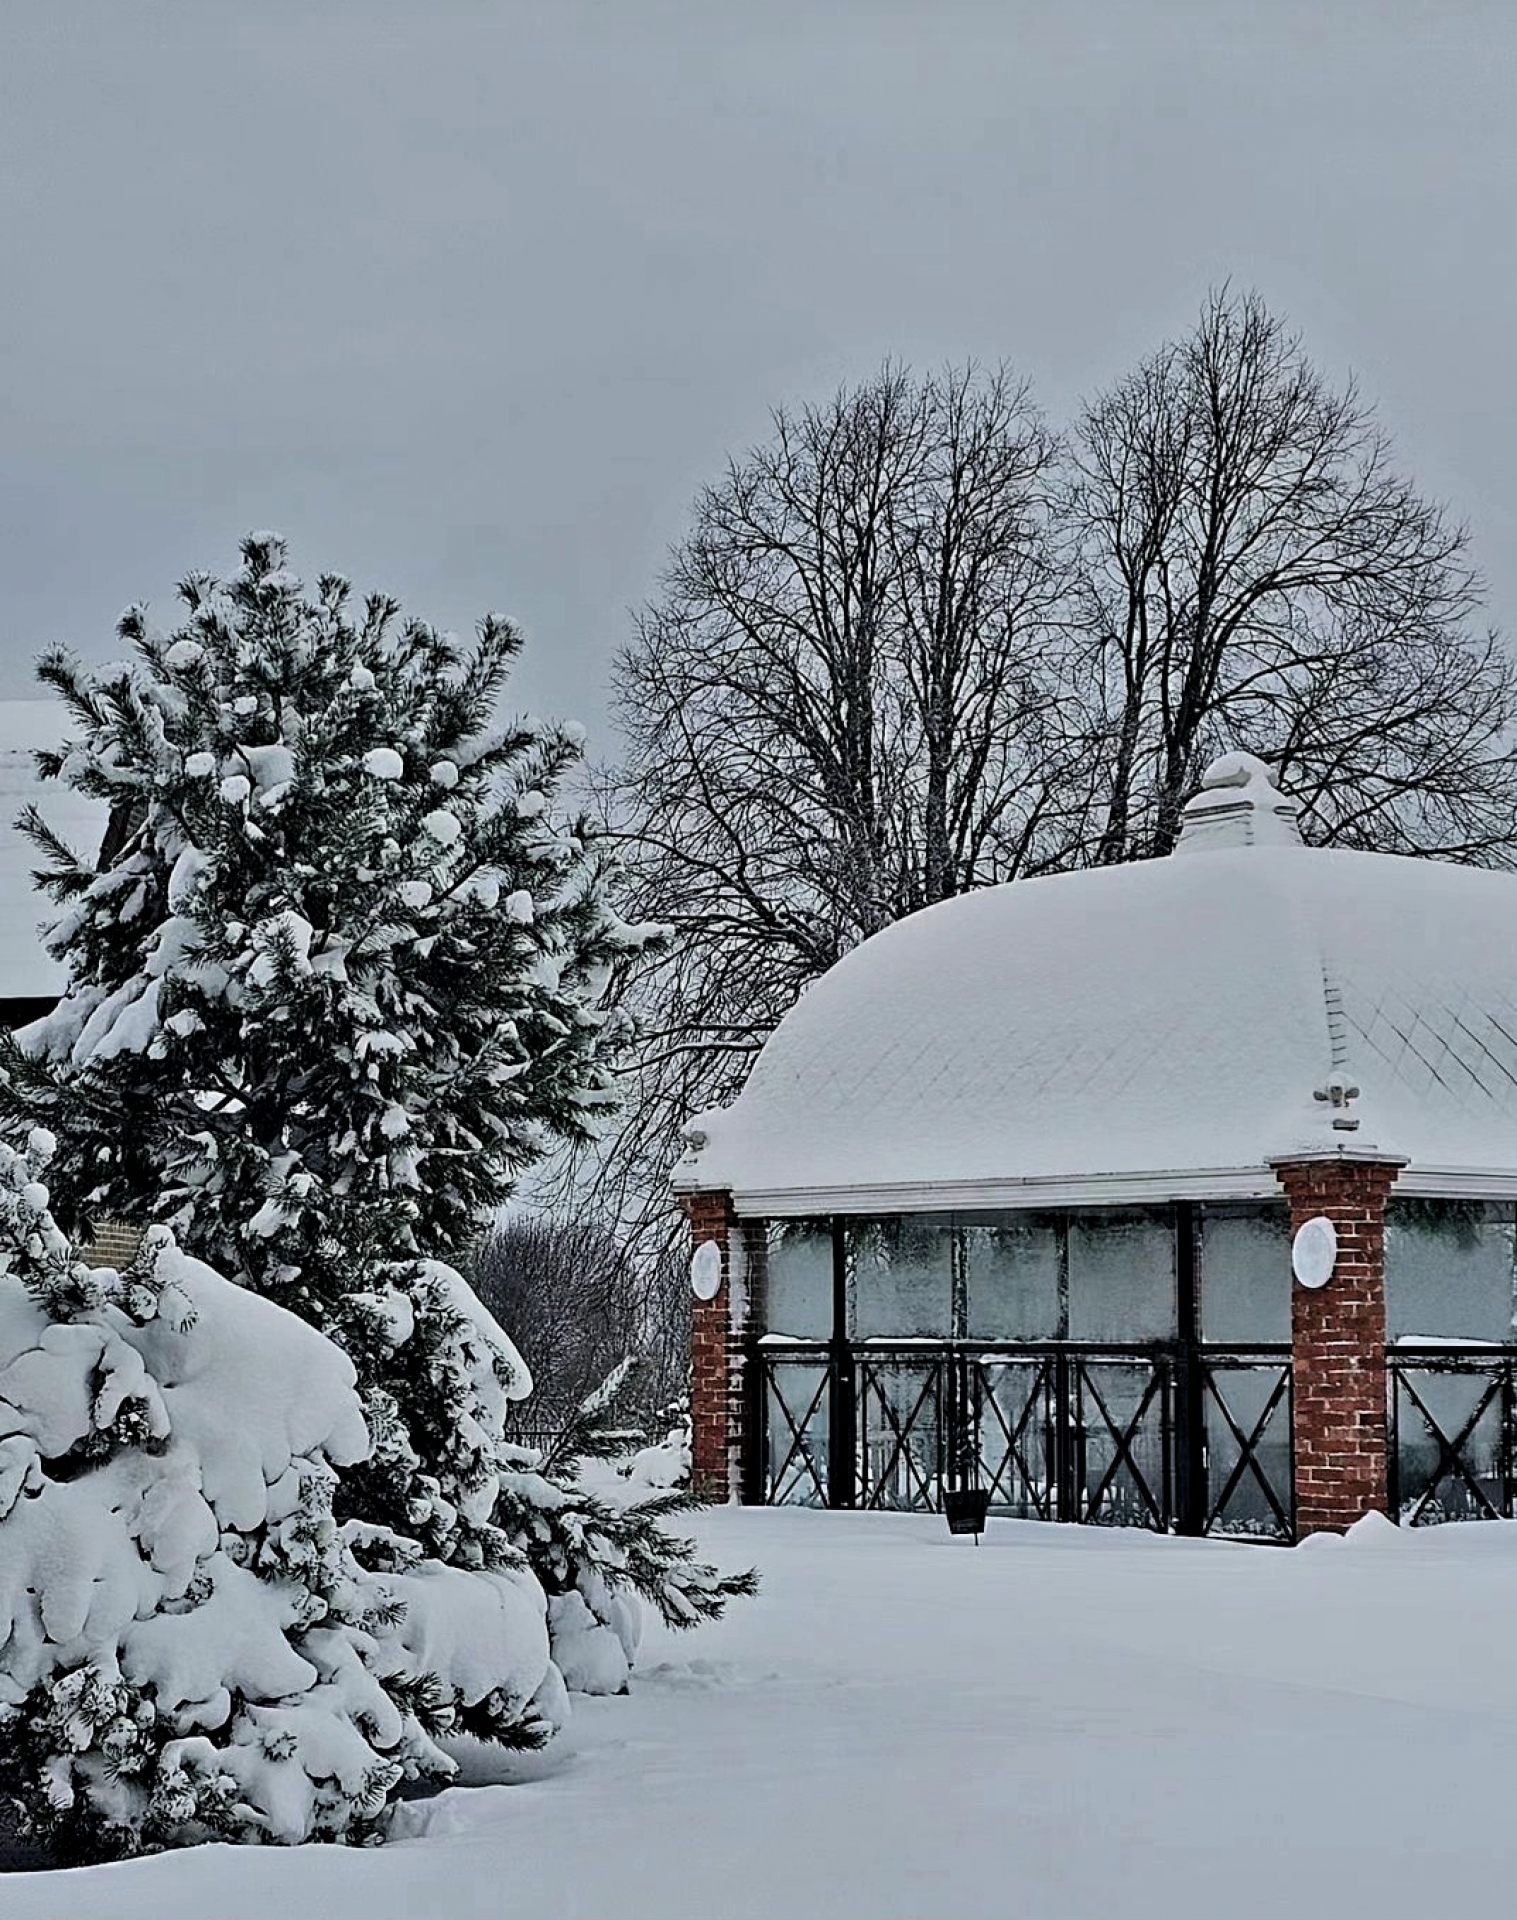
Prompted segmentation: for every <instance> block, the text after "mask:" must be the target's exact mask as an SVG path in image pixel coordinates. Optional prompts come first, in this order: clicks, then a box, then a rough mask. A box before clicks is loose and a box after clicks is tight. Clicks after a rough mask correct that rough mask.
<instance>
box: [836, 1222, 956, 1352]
mask: <svg viewBox="0 0 1517 1920" xmlns="http://www.w3.org/2000/svg"><path fill="white" fill-rule="evenodd" d="M846 1233H847V1246H848V1265H849V1297H850V1303H851V1309H852V1321H853V1326H852V1334H853V1337H854V1339H856V1340H877V1339H909V1338H912V1337H917V1338H921V1339H928V1340H946V1339H947V1338H948V1337H949V1336H950V1334H952V1332H953V1330H954V1327H953V1320H954V1313H953V1294H954V1285H953V1266H954V1259H953V1226H952V1222H951V1221H950V1220H949V1219H948V1218H947V1217H946V1216H945V1215H942V1214H920V1213H919V1214H911V1213H899V1214H892V1215H889V1216H887V1217H885V1218H883V1219H879V1220H863V1219H860V1220H850V1221H848V1223H847V1226H846Z"/></svg>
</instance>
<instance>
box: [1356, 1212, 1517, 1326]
mask: <svg viewBox="0 0 1517 1920" xmlns="http://www.w3.org/2000/svg"><path fill="white" fill-rule="evenodd" d="M1514 1239H1517V1233H1514V1210H1513V1207H1512V1203H1511V1202H1510V1201H1500V1202H1491V1201H1483V1200H1397V1199H1395V1198H1392V1200H1391V1201H1390V1203H1389V1205H1388V1206H1387V1208H1386V1215H1385V1318H1386V1334H1387V1336H1388V1338H1390V1339H1391V1340H1416V1339H1422V1340H1427V1341H1430V1342H1436V1341H1440V1340H1485V1341H1491V1342H1500V1341H1507V1340H1511V1339H1512V1338H1513V1337H1514V1335H1513V1303H1514V1295H1513V1272H1514Z"/></svg>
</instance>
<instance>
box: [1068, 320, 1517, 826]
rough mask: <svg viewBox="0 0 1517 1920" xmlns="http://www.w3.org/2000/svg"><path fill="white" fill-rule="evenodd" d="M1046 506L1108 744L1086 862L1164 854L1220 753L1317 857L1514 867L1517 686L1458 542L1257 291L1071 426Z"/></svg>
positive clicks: (1098, 762)
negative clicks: (1480, 616)
mask: <svg viewBox="0 0 1517 1920" xmlns="http://www.w3.org/2000/svg"><path fill="white" fill-rule="evenodd" d="M1060 510H1061V518H1062V519H1063V522H1064V525H1065V527H1066V529H1067V531H1068V533H1069V535H1070V536H1071V538H1072V539H1073V540H1074V541H1075V542H1076V545H1077V551H1078V553H1079V556H1080V562H1081V564H1080V568H1079V571H1078V574H1077V579H1078V582H1079V585H1078V588H1077V591H1076V593H1075V595H1074V599H1073V604H1072V624H1073V625H1074V626H1075V628H1076V629H1077V630H1078V631H1079V632H1080V633H1081V634H1082V636H1083V638H1084V641H1085V643H1086V649H1087V650H1086V654H1085V664H1086V668H1087V671H1088V675H1089V682H1088V684H1089V689H1090V698H1091V708H1092V711H1091V727H1090V733H1091V738H1092V743H1093V745H1094V747H1095V750H1096V752H1095V760H1094V767H1093V771H1094V772H1095V774H1096V779H1097V810H1096V814H1095V817H1094V818H1093V820H1092V825H1091V838H1090V845H1089V848H1088V853H1087V857H1089V858H1091V859H1094V860H1096V861H1099V862H1108V861H1119V860H1130V859H1134V858H1140V857H1143V856H1146V855H1150V854H1159V853H1166V852H1168V851H1169V849H1170V847H1171V846H1173V844H1174V840H1175V836H1176V834H1177V832H1178V830H1179V822H1180V810H1181V807H1182V806H1183V805H1184V802H1185V801H1186V799H1187V798H1188V797H1189V795H1190V793H1191V792H1192V791H1193V790H1194V787H1195V784H1196V780H1197V777H1198V776H1199V774H1200V772H1201V770H1202V768H1203V766H1204V765H1205V763H1206V761H1207V760H1208V759H1210V758H1211V757H1212V756H1213V755H1214V754H1215V753H1216V752H1218V751H1219V750H1221V749H1222V748H1224V747H1227V746H1231V745H1233V744H1246V745H1248V746H1249V747H1250V748H1251V749H1252V750H1253V751H1254V752H1256V753H1259V754H1261V755H1263V756H1264V757H1265V758H1267V759H1269V760H1271V761H1273V762H1274V764H1275V766H1276V768H1277V770H1278V773H1279V776H1280V778H1281V779H1282V781H1283V782H1284V784H1285V785H1287V786H1288V787H1290V788H1291V789H1292V790H1293V791H1294V792H1295V793H1296V794H1297V795H1298V797H1299V798H1301V799H1302V801H1303V802H1304V803H1305V809H1306V814H1307V825H1308V831H1309V832H1311V833H1312V834H1313V836H1314V837H1315V838H1317V839H1319V840H1324V841H1329V840H1330V841H1337V842H1340V843H1343V844H1347V845H1352V846H1360V847H1375V848H1381V849H1387V850H1394V851H1397V852H1417V853H1434V852H1436V853H1442V854H1445V855H1451V856H1453V857H1455V858H1461V859H1474V860H1490V859H1500V860H1506V859H1507V858H1509V857H1510V853H1511V849H1512V838H1513V827H1514V820H1517V780H1514V762H1513V757H1512V748H1511V732H1510V729H1511V722H1512V718H1513V714H1514V711H1517V697H1514V696H1517V688H1514V679H1513V671H1512V667H1511V663H1510V662H1509V660H1508V658H1507V656H1506V655H1505V654H1504V653H1503V652H1502V650H1501V649H1500V647H1499V646H1498V645H1497V643H1496V642H1495V640H1494V638H1492V637H1491V636H1488V635H1487V636H1476V637H1471V636H1470V635H1468V634H1467V632H1466V630H1465V629H1466V623H1467V621H1468V620H1469V618H1470V616H1471V615H1472V614H1473V612H1474V611H1475V608H1476V605H1477V600H1478V584H1477V581H1476V579H1475V576H1474V574H1473V572H1472V570H1471V568H1470V566H1469V564H1468V560H1467V538H1466V534H1465V531H1464V529H1463V528H1462V527H1459V526H1455V525H1453V524H1452V523H1451V522H1450V521H1449V520H1448V519H1447V518H1446V516H1445V515H1444V513H1443V512H1442V511H1441V510H1440V509H1439V508H1438V507H1437V506H1436V505H1434V504H1432V503H1430V502H1429V501H1427V500H1425V499H1424V498H1423V497H1422V496H1421V495H1419V494H1418V493H1417V492H1416V491H1415V490H1414V489H1413V488H1412V487H1411V486H1410V485H1409V484H1408V483H1407V482H1406V481H1405V480H1404V479H1402V478H1401V477H1400V476H1399V475H1398V474H1397V473H1396V471H1395V469H1394V467H1393V464H1392V460H1391V455H1390V449H1389V446H1388V444H1387V441H1386V438H1385V436H1384V434H1383V433H1382V432H1381V430H1380V429H1379V427H1378V426H1377V425H1376V423H1375V420H1374V417H1373V415H1372V414H1371V412H1370V411H1369V409H1368V408H1367V407H1366V406H1365V405H1364V404H1363V402H1362V401H1361V400H1360V398H1359V396H1358V394H1357V392H1356V391H1355V390H1354V388H1353V386H1352V385H1350V386H1348V387H1347V388H1346V389H1345V390H1343V391H1342V392H1334V391H1333V390H1332V389H1331V388H1330V387H1329V385H1328V383H1327V382H1326V381H1325V380H1324V378H1323V377H1322V375H1321V374H1320V373H1319V372H1318V371H1317V370H1316V369H1315V368H1314V367H1313V366H1312V365H1311V363H1310V362H1309V361H1308V359H1307V358H1306V356H1305V354H1304V353H1303V351H1302V348H1301V344H1300V341H1299V339H1298V338H1297V337H1296V336H1294V335H1292V334H1291V333H1289V332H1288V331H1287V330H1286V328H1285V326H1284V324H1283V322H1282V321H1280V320H1279V319H1278V318H1277V317H1275V316H1274V315H1272V314H1271V313H1270V312H1269V311H1268V310H1267V309H1266V307H1265V306H1264V304H1263V302H1262V301H1261V300H1260V299H1259V298H1258V296H1257V295H1255V294H1252V293H1246V294H1235V293H1232V292H1230V291H1227V290H1224V291H1222V292H1220V293H1218V294H1215V295H1213V296H1212V298H1211V299H1210V300H1209V301H1208V302H1207V304H1206V306H1205V308H1204V310H1203V312H1202V315H1201V319H1200V322H1199V324H1198V325H1197V327H1196V329H1195V330H1194V332H1193V333H1192V334H1190V336H1189V337H1188V338H1186V339H1184V340H1181V341H1178V342H1174V343H1171V344H1169V345H1166V346H1164V347H1162V348H1160V350H1159V351H1158V352H1157V353H1156V354H1154V355H1153V356H1152V357H1151V358H1149V359H1148V360H1146V361H1145V362H1144V363H1143V364H1142V365H1141V366H1140V367H1139V368H1138V369H1137V371H1136V372H1135V373H1133V374H1131V375H1129V376H1128V377H1127V378H1126V379H1123V380H1121V381H1119V382H1118V383H1117V384H1116V385H1115V386H1114V387H1113V388H1111V389H1110V391H1109V392H1107V393H1105V394H1102V395H1101V396H1100V397H1099V398H1098V399H1096V400H1095V401H1094V402H1093V403H1092V404H1091V405H1089V406H1088V407H1087V408H1086V409H1085V411H1084V414H1083V416H1082V418H1081V420H1080V422H1079V424H1078V429H1077V431H1076V433H1075V436H1074V439H1073V442H1072V449H1071V464H1070V476H1069V482H1068V485H1067V487H1066V489H1065V491H1064V494H1063V497H1062V500H1061V502H1060Z"/></svg>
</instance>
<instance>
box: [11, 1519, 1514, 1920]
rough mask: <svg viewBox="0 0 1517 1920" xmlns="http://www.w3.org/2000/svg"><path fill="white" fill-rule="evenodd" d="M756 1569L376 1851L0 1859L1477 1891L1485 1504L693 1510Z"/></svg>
mask: <svg viewBox="0 0 1517 1920" xmlns="http://www.w3.org/2000/svg"><path fill="white" fill-rule="evenodd" d="M698 1531H699V1533H700V1535H701V1540H702V1544H703V1546H704V1547H705V1548H706V1549H707V1550H708V1551H709V1552H710V1553H711V1554H712V1555H713V1556H714V1557H716V1558H718V1559H720V1560H721V1561H722V1562H723V1563H724V1564H725V1565H728V1566H735V1565H739V1564H744V1565H745V1564H748V1563H750V1562H755V1561H756V1562H757V1563H758V1564H759V1566H760V1567H761V1568H762V1570H763V1576H764V1592H763V1595H762V1597H761V1598H760V1599H759V1600H757V1601H754V1602H749V1603H740V1604H738V1605H737V1606H736V1607H735V1608H734V1609H733V1610H732V1612H731V1614H730V1616H729V1618H728V1619H727V1620H726V1621H724V1622H723V1623H722V1624H720V1625H718V1626H716V1627H711V1628H705V1629H702V1630H700V1631H698V1632H697V1633H695V1634H692V1635H690V1636H686V1637H677V1636H674V1635H670V1634H667V1633H664V1632H662V1631H659V1630H657V1629H655V1630H653V1637H652V1639H651V1640H650V1642H649V1644H648V1645H647V1647H646V1649H645V1659H644V1665H643V1671H642V1673H641V1676H640V1678H639V1679H638V1681H637V1682H636V1691H635V1692H634V1694H633V1696H632V1698H630V1699H623V1700H579V1701H576V1703H575V1724H574V1729H573V1731H572V1733H571V1735H570V1736H568V1737H567V1738H566V1739H565V1740H563V1741H562V1742H561V1743H560V1744H559V1746H558V1747H557V1748H556V1749H555V1750H554V1753H553V1755H551V1756H549V1757H547V1758H545V1759H540V1760H537V1761H534V1762H530V1763H525V1764H524V1771H526V1772H529V1773H530V1772H533V1771H535V1772H536V1774H537V1775H538V1776H539V1777H535V1778H528V1779H526V1780H525V1781H524V1782H523V1783H522V1784H518V1785H515V1786H509V1787H489V1788H481V1789H470V1790H457V1789H455V1790H454V1791H451V1792H449V1793H447V1794H444V1795H443V1796H441V1797H440V1798H438V1799H436V1800H434V1801H431V1802H427V1803H416V1804H413V1805H411V1806H410V1807H408V1808H405V1809H403V1810H402V1817H403V1818H404V1819H405V1820H406V1821H407V1823H408V1825H409V1827H410V1828H411V1830H412V1831H413V1832H414V1833H415V1834H416V1837H415V1838H414V1839H412V1840H409V1841H406V1842H404V1843H401V1844H396V1845H392V1846H389V1847H387V1848H384V1849H382V1850H379V1851H374V1852H357V1851H350V1850H345V1849H340V1848H316V1847H307V1848H300V1849H294V1850H290V1851H280V1850H273V1849H269V1850H259V1849H246V1850H238V1851H235V1852H234V1851H231V1850H228V1849H225V1848H205V1849H202V1850H200V1851H198V1852H194V1853H185V1854H179V1855H175V1856H171V1857H161V1858H157V1859H152V1860H144V1861H138V1862H134V1863H132V1864H130V1865H127V1866H121V1867H110V1868H99V1869H91V1870H89V1871H85V1872H80V1873H74V1874H58V1875H51V1876H46V1875H42V1876H20V1875H17V1876H11V1877H9V1878H7V1879H5V1880H3V1881H0V1907H3V1910H4V1911H5V1912H6V1913H10V1914H16V1915H17V1916H25V1917H26V1920H86V1917H88V1920H139V1916H140V1920H150V1917H151V1920H191V1916H196V1917H197V1920H198V1917H199V1916H204V1915H211V1914H214V1915H216V1916H217V1920H267V1916H269V1915H271V1914H287V1915H290V1916H295V1915H305V1914H322V1915H325V1916H329V1917H330V1920H350V1917H351V1920H413V1917H415V1920H419V1917H420V1916H426V1917H427V1920H431V1917H432V1916H438V1920H476V1917H478V1920H483V1917H484V1916H489V1917H490V1920H499V1916H501V1915H503V1914H511V1913H520V1914H530V1915H532V1916H533V1920H602V1916H604V1917H605V1920H685V1917H686V1916H690V1917H691V1920H694V1917H695V1916H701V1920H710V1917H711V1916H715V1915H720V1916H722V1920H745V1917H746V1916H753V1920H811V1917H812V1916H818V1917H820V1916H826V1920H855V1916H857V1920H864V1917H865V1916H868V1920H892V1917H894V1916H900V1917H901V1920H905V1917H906V1916H911V1917H912V1920H918V1917H923V1920H931V1917H932V1916H939V1915H941V1916H953V1920H975V1916H981V1915H984V1916H987V1917H988V1916H994V1920H1016V1917H1017V1916H1026V1920H1062V1917H1064V1916H1068V1920H1103V1917H1104V1916H1108V1915H1110V1916H1117V1915H1120V1916H1122V1917H1123V1920H1146V1917H1147V1916H1150V1915H1152V1916H1155V1920H1161V1917H1162V1920H1186V1916H1191V1915H1195V1916H1202V1915H1206V1916H1213V1915H1219V1914H1221V1915H1226V1916H1228V1920H1250V1916H1278V1915H1287V1914H1289V1915H1297V1914H1302V1915H1305V1914H1310V1915H1318V1914H1323V1915H1338V1916H1354V1915H1359V1914H1374V1915H1375V1916H1376V1920H1397V1917H1398V1916H1402V1915H1406V1916H1413V1915H1415V1916H1418V1920H1436V1916H1438V1915H1441V1914H1450V1913H1459V1912H1487V1913H1495V1912H1503V1911H1505V1910H1506V1908H1507V1905H1508V1902H1509V1900H1510V1898H1511V1890H1512V1888H1513V1886H1514V1885H1517V1819H1514V1817H1513V1812H1512V1806H1513V1794H1514V1786H1517V1524H1498V1523H1493V1524H1490V1525H1485V1526H1465V1527H1449V1528H1444V1529H1442V1530H1438V1531H1429V1532H1423V1533H1417V1534H1410V1535H1398V1534H1396V1533H1395V1532H1394V1531H1393V1530H1392V1529H1391V1528H1390V1527H1389V1526H1387V1525H1385V1524H1384V1523H1375V1522H1369V1523H1366V1524H1365V1525H1364V1526H1363V1527H1362V1528H1361V1529H1360V1530H1359V1531H1358V1532H1357V1534H1356V1535H1353V1536H1350V1537H1349V1538H1348V1539H1347V1540H1345V1541H1339V1540H1336V1539H1331V1540H1321V1541H1317V1542H1315V1543H1312V1544H1310V1545H1308V1546H1306V1547H1304V1548H1299V1549H1297V1550H1296V1551H1294V1552H1284V1551H1278V1550H1272V1549H1268V1548H1248V1547H1243V1546H1231V1545H1225V1544H1219V1543H1194V1542H1187V1541H1179V1540H1164V1539H1154V1538H1151V1537H1148V1536H1143V1535H1136V1534H1112V1533H1103V1532H1097V1531H1087V1530H1079V1529H1074V1528H1061V1527H1036V1526H1027V1525H1015V1524H1011V1523H1001V1522H992V1524H991V1529H990V1532H989V1534H988V1535H987V1537H986V1539H985V1541H984V1543H983V1544H982V1545H981V1546H980V1547H979V1548H978V1549H976V1548H975V1547H974V1545H973V1544H972V1543H971V1542H970V1541H969V1540H951V1539H950V1538H949V1536H948V1534H947V1532H946V1530H945V1528H944V1526H943V1523H942V1522H941V1521H938V1520H931V1519H916V1518H906V1517H892V1516H872V1515H848V1514H812V1513H804V1512H796V1511H779V1512H760V1511H751V1510H749V1511H744V1510H738V1509H727V1510H724V1511H719V1512H714V1513H711V1514H708V1515H705V1516H703V1517H702V1518H701V1519H700V1521H699V1523H698Z"/></svg>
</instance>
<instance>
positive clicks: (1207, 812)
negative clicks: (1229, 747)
mask: <svg viewBox="0 0 1517 1920" xmlns="http://www.w3.org/2000/svg"><path fill="white" fill-rule="evenodd" d="M1300 817H1301V809H1300V807H1299V806H1298V805H1297V804H1296V802H1295V801H1294V800H1292V799H1291V798H1290V797H1289V795H1287V794H1283V793H1282V792H1281V791H1280V789H1279V788H1278V787H1277V786H1276V785H1275V779H1274V775H1273V774H1272V773H1271V772H1270V770H1269V768H1268V767H1267V766H1266V765H1265V764H1264V762H1263V761H1262V760H1260V759H1259V758H1258V757H1257V755H1255V754H1252V753H1224V754H1223V755H1222V756H1221V758H1220V759H1217V760H1213V761H1212V763H1211V765H1210V766H1209V767H1208V768H1207V769H1206V771H1205V773H1203V774H1202V776H1201V791H1200V792H1199V793H1198V794H1197V795H1196V796H1195V798H1194V799H1191V800H1187V801H1186V803H1185V808H1184V814H1183V821H1182V825H1181V827H1180V838H1179V839H1178V840H1177V841H1176V843H1175V852H1176V853H1210V852H1213V851H1214V850H1215V849H1217V848H1219V847H1299V846H1301V845H1302V844H1303V843H1302V839H1301V828H1300V824H1299V822H1300Z"/></svg>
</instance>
